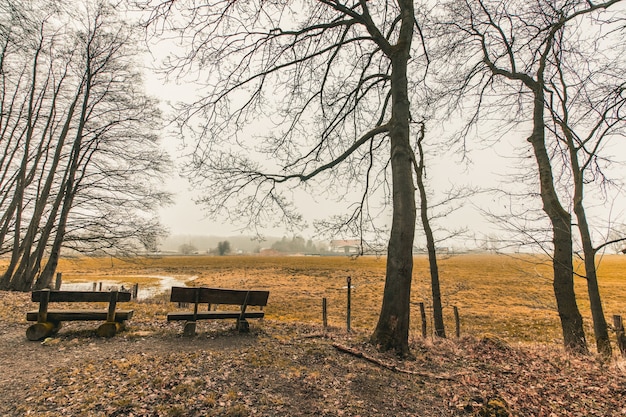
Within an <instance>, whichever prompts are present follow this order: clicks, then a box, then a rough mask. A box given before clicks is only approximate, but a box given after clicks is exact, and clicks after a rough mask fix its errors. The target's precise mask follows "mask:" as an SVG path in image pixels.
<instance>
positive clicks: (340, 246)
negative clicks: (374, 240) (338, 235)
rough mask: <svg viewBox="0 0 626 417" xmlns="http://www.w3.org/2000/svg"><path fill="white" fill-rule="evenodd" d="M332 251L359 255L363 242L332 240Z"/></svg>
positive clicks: (356, 240)
mask: <svg viewBox="0 0 626 417" xmlns="http://www.w3.org/2000/svg"><path fill="white" fill-rule="evenodd" d="M330 251H331V252H332V253H345V254H346V255H357V254H359V253H360V252H361V241H360V240H358V239H352V240H331V241H330Z"/></svg>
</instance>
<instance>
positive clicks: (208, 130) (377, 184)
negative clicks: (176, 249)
mask: <svg viewBox="0 0 626 417" xmlns="http://www.w3.org/2000/svg"><path fill="white" fill-rule="evenodd" d="M146 3H147V4H146V6H147V7H150V8H151V11H152V14H151V18H150V23H151V24H152V25H151V26H150V27H152V28H156V30H158V28H162V27H167V28H169V29H173V30H174V31H177V32H178V34H179V39H180V44H181V45H182V46H183V50H181V51H180V55H178V56H170V57H169V63H170V64H171V68H170V75H173V76H176V75H188V74H190V73H193V74H197V79H198V80H199V82H200V84H201V87H202V90H201V94H199V98H198V99H197V100H196V101H195V102H193V103H191V104H188V105H183V106H181V107H180V108H179V110H180V111H179V112H178V115H179V116H178V119H177V121H178V122H179V127H180V129H181V130H180V131H181V134H182V135H183V136H184V137H186V138H187V139H189V138H193V139H194V140H193V144H194V145H193V146H192V148H193V154H192V155H191V160H192V162H193V163H192V164H191V165H190V168H189V172H188V174H189V176H190V177H191V178H192V179H193V180H194V181H195V182H196V183H197V184H198V185H200V184H201V185H202V187H204V188H205V189H209V190H211V192H210V195H207V197H206V198H205V199H202V203H204V204H206V205H207V206H208V208H209V210H210V211H211V212H213V213H228V214H229V215H230V216H231V218H234V219H241V218H245V219H248V221H249V222H250V224H251V225H255V224H266V223H267V222H268V221H269V220H270V219H274V218H275V217H276V215H277V214H278V215H279V216H280V217H281V218H282V220H286V221H287V223H291V224H297V223H298V222H299V221H300V220H301V218H300V216H299V215H298V214H297V213H296V212H295V211H294V207H293V206H292V205H291V204H290V200H289V195H288V193H289V189H290V187H291V186H293V185H296V184H300V183H305V185H306V184H317V185H318V186H319V185H320V184H324V185H323V188H324V189H325V190H327V192H328V195H329V196H340V197H341V198H346V197H348V196H349V195H355V193H356V194H357V197H356V198H355V200H354V205H353V209H352V211H350V212H349V213H348V214H347V215H346V216H344V217H342V218H338V219H336V222H334V223H333V225H332V226H333V228H334V230H335V231H336V232H339V233H340V232H341V231H344V232H348V233H349V234H352V235H354V233H358V235H360V236H366V235H367V232H369V231H372V230H373V229H374V225H375V223H376V221H375V219H376V217H377V216H378V211H377V210H378V209H377V207H378V206H377V205H376V204H375V202H376V201H380V200H373V199H372V196H374V198H376V199H380V198H382V200H383V201H384V202H389V203H390V204H391V205H392V207H393V214H392V221H391V231H390V235H389V241H388V242H389V243H388V249H387V253H388V259H387V273H386V284H385V289H384V296H383V305H382V309H381V314H380V318H379V322H378V324H377V326H376V329H375V331H374V333H373V335H372V340H373V342H374V343H375V344H377V345H379V346H380V348H382V349H394V350H396V351H398V352H399V353H401V354H404V353H406V352H407V350H408V329H409V299H410V288H411V279H412V269H413V259H412V249H413V238H414V231H415V220H416V210H415V187H414V183H413V160H414V155H413V150H412V148H411V146H410V141H409V135H410V123H411V121H412V120H411V110H412V105H413V106H414V105H415V102H416V99H415V98H414V97H412V96H411V94H413V93H414V91H415V90H414V86H415V85H416V83H418V82H420V81H421V78H422V77H423V75H424V72H425V67H426V65H427V60H426V59H425V57H424V53H423V50H422V43H421V42H420V41H419V37H418V35H419V27H418V26H417V21H416V18H415V9H414V4H413V1H410V0H399V1H395V2H368V1H356V2H342V1H326V0H322V1H313V0H302V1H294V2H249V1H232V0H231V1H220V0H217V1H209V2H206V3H204V4H202V5H198V4H197V3H195V2H186V1H182V2H178V1H176V2H175V1H148V2H146ZM416 37H417V39H418V41H415V38H416ZM409 74H410V76H411V77H410V78H409ZM259 123H260V125H262V126H263V127H264V129H262V130H263V131H265V132H268V131H269V132H272V133H271V135H267V136H265V137H261V135H259V134H257V132H258V130H259V129H258V127H257V126H259ZM381 196H382V197H381Z"/></svg>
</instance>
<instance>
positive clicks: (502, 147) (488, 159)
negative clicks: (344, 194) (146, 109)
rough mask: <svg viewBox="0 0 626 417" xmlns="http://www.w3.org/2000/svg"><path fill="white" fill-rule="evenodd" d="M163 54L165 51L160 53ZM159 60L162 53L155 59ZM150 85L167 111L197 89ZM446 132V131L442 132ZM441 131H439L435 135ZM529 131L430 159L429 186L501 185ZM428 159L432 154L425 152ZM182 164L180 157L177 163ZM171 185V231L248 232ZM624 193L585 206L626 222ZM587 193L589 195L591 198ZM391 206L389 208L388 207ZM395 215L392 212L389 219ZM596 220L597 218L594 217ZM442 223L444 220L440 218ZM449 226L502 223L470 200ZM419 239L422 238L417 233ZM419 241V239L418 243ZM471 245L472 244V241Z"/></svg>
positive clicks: (484, 202)
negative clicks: (464, 156) (211, 215)
mask: <svg viewBox="0 0 626 417" xmlns="http://www.w3.org/2000/svg"><path fill="white" fill-rule="evenodd" d="M162 52H165V51H162ZM156 58H157V59H158V57H156ZM146 87H147V89H148V91H149V93H150V94H152V95H156V96H157V97H158V98H159V99H161V100H162V102H163V109H164V111H168V108H169V107H168V102H176V101H180V100H183V101H187V100H191V99H193V98H194V95H196V94H197V89H195V88H194V87H193V86H191V85H178V84H174V83H169V84H168V83H165V82H164V81H163V79H162V77H158V76H155V75H153V74H150V72H148V75H147V76H146ZM428 128H429V129H435V130H437V129H438V127H436V126H435V127H433V126H429V127H428ZM443 133H444V134H445V132H443ZM437 134H440V133H437ZM528 134H529V132H528V131H525V130H523V129H520V130H519V131H515V132H511V134H510V135H507V137H506V138H505V139H504V140H503V141H501V142H500V143H498V145H497V146H490V147H487V148H486V149H483V150H474V151H473V152H472V153H471V155H470V156H471V159H472V164H471V166H470V167H469V169H467V167H466V166H465V165H464V164H462V163H460V161H459V160H458V157H453V156H450V155H447V156H441V155H440V156H438V157H436V158H434V160H433V159H431V160H429V161H427V169H428V170H429V178H428V186H429V187H430V188H431V189H433V190H438V191H441V190H447V189H449V188H450V187H451V186H452V185H453V184H462V185H474V186H481V187H489V186H497V185H498V184H499V183H502V182H507V175H508V173H510V172H514V171H515V170H516V167H515V166H512V164H516V163H518V160H516V159H510V158H508V157H506V156H507V155H510V153H511V149H512V147H513V146H524V145H525V144H526V137H527V136H528ZM177 140H178V139H176V138H175V137H174V136H173V135H168V134H167V133H165V134H164V135H163V146H164V147H165V149H167V150H168V151H169V152H170V153H171V154H172V157H173V158H174V159H177V156H178V154H179V151H178V150H177V148H178V147H179V146H180V144H179V143H178V142H177ZM610 151H611V153H612V154H613V155H615V156H616V157H617V158H618V159H620V160H621V161H622V164H621V165H617V166H613V168H612V174H613V175H614V177H613V178H615V179H616V180H618V181H620V182H624V181H626V141H621V142H614V143H613V145H612V149H610ZM427 157H428V156H427ZM178 162H180V160H179V161H178ZM167 188H168V189H169V190H171V191H172V192H173V193H174V194H175V197H174V199H175V204H174V205H173V206H170V207H167V208H164V209H162V210H161V212H160V214H161V219H162V222H163V223H164V224H165V225H166V226H167V227H168V228H169V229H170V231H171V233H172V234H183V235H217V236H232V235H238V234H240V233H243V234H250V233H246V232H245V231H244V232H242V231H240V230H239V228H240V226H238V225H231V224H228V223H226V222H224V221H212V220H209V219H207V218H206V216H205V213H204V212H203V210H202V208H201V207H199V206H197V205H196V204H194V202H193V200H194V198H196V197H198V196H199V195H200V194H199V193H198V192H197V190H190V189H189V188H190V186H189V185H188V183H187V181H186V180H185V179H182V178H180V177H178V176H177V175H175V174H174V175H173V178H171V179H170V180H169V181H168V182H167ZM625 195H626V192H622V193H616V192H615V191H613V194H612V197H613V198H615V200H614V204H613V205H612V206H610V207H599V206H598V204H597V203H598V201H599V200H598V199H595V200H594V198H588V200H587V202H586V204H587V207H588V209H589V211H590V212H591V213H592V214H599V215H601V216H602V217H603V218H605V219H608V218H609V217H610V218H611V219H612V221H613V222H620V223H624V222H626V219H625V217H624V216H625V211H626V197H625ZM587 197H589V195H588V196H587ZM473 201H474V203H475V204H478V205H479V206H482V207H483V208H485V209H498V207H492V205H493V204H495V201H494V199H493V198H492V197H482V198H478V197H475V198H474V199H473ZM294 202H295V204H296V205H297V206H298V207H299V208H300V209H301V211H302V213H303V215H304V216H305V219H306V220H307V221H308V222H309V223H311V222H312V221H313V220H315V219H319V218H320V217H323V216H326V215H330V214H332V213H333V211H336V210H337V209H338V206H337V205H336V204H334V203H332V202H327V201H325V200H323V199H321V198H319V197H313V196H309V195H307V194H306V193H297V194H296V198H295V201H294ZM390 210H391V209H390ZM390 216H391V213H390V211H389V217H390ZM592 221H593V220H592ZM439 222H440V223H441V220H439ZM445 225H446V226H447V227H449V228H458V227H468V228H470V229H471V231H472V233H474V234H476V235H488V234H494V233H497V231H498V227H497V226H496V225H494V224H492V222H490V221H488V220H485V219H484V218H483V217H482V216H481V214H480V213H479V209H477V208H475V207H473V206H472V204H466V205H465V206H464V207H463V209H462V210H459V211H457V212H455V213H454V214H452V215H451V216H449V217H447V218H446V220H445ZM264 233H265V234H266V235H269V236H282V235H289V234H290V233H288V232H287V231H286V230H284V229H266V230H264ZM302 235H303V236H305V237H312V235H313V231H312V230H305V231H303V232H302ZM418 238H419V236H418ZM418 245H419V243H418ZM469 245H470V246H471V245H472V243H471V242H470V243H469Z"/></svg>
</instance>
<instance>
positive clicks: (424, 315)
mask: <svg viewBox="0 0 626 417" xmlns="http://www.w3.org/2000/svg"><path fill="white" fill-rule="evenodd" d="M420 317H421V318H422V338H424V339H425V338H426V330H427V329H426V308H425V307H424V303H420Z"/></svg>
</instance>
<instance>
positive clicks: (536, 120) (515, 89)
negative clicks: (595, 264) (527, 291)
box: [445, 0, 619, 352]
mask: <svg viewBox="0 0 626 417" xmlns="http://www.w3.org/2000/svg"><path fill="white" fill-rule="evenodd" d="M618 2H619V0H612V1H607V2H602V3H591V2H585V1H563V2H556V3H555V2H549V1H537V2H533V3H532V4H528V3H524V2H515V1H513V2H503V1H483V0H466V1H464V2H454V3H450V4H449V8H448V10H449V11H450V14H448V21H447V22H446V24H445V27H447V28H454V30H455V31H457V33H458V34H460V36H459V37H457V40H456V41H455V44H454V46H455V47H456V50H457V51H459V50H460V48H465V50H464V51H463V54H464V56H468V55H471V54H476V55H477V56H479V57H480V58H481V60H480V61H479V62H476V61H471V64H470V65H473V66H471V68H470V69H469V76H467V78H466V79H465V80H464V81H462V84H461V87H460V90H461V91H466V90H468V89H470V88H478V90H479V92H480V93H479V99H478V107H477V108H478V110H477V111H476V112H475V113H474V116H473V118H472V121H476V120H479V119H480V116H481V113H480V109H481V107H482V105H486V103H487V102H488V100H489V99H488V93H494V95H496V94H497V95H498V96H499V97H502V94H503V92H504V91H508V92H510V94H511V95H510V96H509V97H508V98H510V99H511V102H512V104H513V105H514V106H517V108H518V109H519V110H518V112H517V113H516V115H517V116H518V117H525V118H527V119H530V120H531V122H532V133H531V135H530V136H529V137H528V139H527V140H528V142H529V143H530V145H531V147H532V151H533V157H534V160H535V163H536V169H537V173H538V175H539V190H540V191H539V196H540V197H541V202H542V205H543V210H544V212H545V214H546V215H547V217H548V218H549V219H550V223H551V228H552V248H553V251H552V260H553V262H552V263H553V272H554V279H553V287H554V292H555V297H556V301H557V308H558V312H559V316H560V319H561V326H562V330H563V337H564V344H565V346H566V347H567V348H568V349H570V350H572V351H577V352H586V351H587V346H586V342H585V334H584V330H583V322H582V316H581V314H580V312H579V310H578V306H577V303H576V296H575V293H574V282H573V276H574V269H573V259H572V258H573V249H572V247H573V239H572V227H571V223H572V221H571V214H570V213H569V211H568V210H567V206H564V205H563V203H562V196H559V192H558V179H559V176H558V174H560V172H558V171H557V173H556V174H557V175H556V176H555V171H554V170H553V166H552V164H551V152H550V148H549V133H550V132H549V126H548V124H547V120H548V119H547V118H546V115H545V109H546V103H547V102H548V99H547V97H546V94H547V93H546V91H547V90H548V87H549V85H548V81H547V80H548V79H549V77H550V74H551V71H552V70H553V68H552V62H551V58H552V56H553V51H554V50H555V48H556V47H557V45H555V43H556V41H557V39H559V38H560V36H561V34H562V33H563V32H564V30H565V28H566V27H568V25H570V24H571V25H575V24H577V20H580V19H582V18H583V17H585V16H588V15H593V14H598V13H599V12H600V11H601V10H604V9H607V8H609V7H611V6H613V5H614V4H616V3H618ZM500 81H504V82H500ZM496 91H497V93H496ZM566 204H567V203H566Z"/></svg>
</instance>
